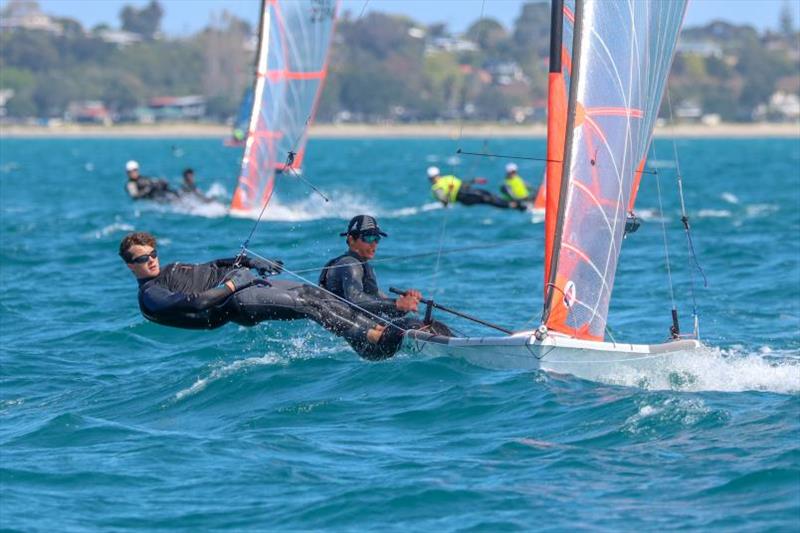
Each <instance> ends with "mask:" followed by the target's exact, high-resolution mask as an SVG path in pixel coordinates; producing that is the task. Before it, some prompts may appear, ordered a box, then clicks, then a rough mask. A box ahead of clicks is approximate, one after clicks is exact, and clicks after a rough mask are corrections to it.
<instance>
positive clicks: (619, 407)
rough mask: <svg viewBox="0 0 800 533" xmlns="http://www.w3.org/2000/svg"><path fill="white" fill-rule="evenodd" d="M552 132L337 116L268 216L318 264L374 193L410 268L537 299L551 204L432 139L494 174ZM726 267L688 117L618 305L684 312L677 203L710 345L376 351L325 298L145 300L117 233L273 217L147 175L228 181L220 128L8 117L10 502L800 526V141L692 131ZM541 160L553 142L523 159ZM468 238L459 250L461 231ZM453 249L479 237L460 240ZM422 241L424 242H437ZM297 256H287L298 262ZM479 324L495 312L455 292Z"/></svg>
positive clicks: (6, 495) (313, 520) (684, 260)
mask: <svg viewBox="0 0 800 533" xmlns="http://www.w3.org/2000/svg"><path fill="white" fill-rule="evenodd" d="M458 148H462V149H463V150H465V151H476V152H479V151H483V150H485V151H487V152H491V153H502V154H514V155H519V156H526V157H542V156H543V154H544V141H543V140H541V139H539V140H521V139H489V140H487V141H484V140H483V139H461V140H458V139H456V140H421V139H418V140H414V139H411V140H409V139H385V140H384V139H382V140H374V139H373V140H368V139H361V140H359V139H351V140H325V139H316V140H312V141H311V143H310V146H309V151H308V154H309V157H308V159H307V163H306V168H305V172H304V178H305V179H307V180H308V181H309V182H311V183H313V184H314V185H315V186H317V187H318V188H319V189H320V190H321V191H323V192H324V193H325V194H326V195H327V196H328V197H329V199H330V201H328V202H326V201H325V200H324V199H323V198H322V197H321V196H319V195H316V194H314V193H312V192H311V191H310V189H309V188H308V186H307V185H306V184H304V183H303V182H302V181H300V180H298V179H296V178H288V177H283V178H280V179H279V182H278V185H277V198H276V201H275V202H274V203H273V205H272V206H271V208H270V210H269V211H268V213H267V216H266V220H265V221H264V222H262V223H261V224H260V225H259V226H258V228H257V230H256V232H255V235H254V237H253V239H252V241H251V243H250V246H251V248H252V249H253V250H256V251H258V252H259V253H262V254H263V255H266V256H269V257H278V258H281V259H283V260H284V261H285V263H286V265H287V267H288V268H289V269H290V270H292V271H293V272H296V273H297V274H298V275H300V276H303V277H306V278H307V279H311V280H314V279H316V276H317V274H318V268H319V267H320V266H321V265H322V264H324V262H325V261H326V260H327V259H328V258H330V257H332V256H334V255H336V254H338V253H340V252H342V251H343V250H344V244H343V240H342V238H341V237H339V236H338V234H339V232H341V231H343V230H344V228H345V226H346V221H347V219H348V218H349V217H351V216H353V215H355V214H359V213H371V214H374V215H376V216H377V217H378V218H379V221H380V223H381V225H382V226H383V227H384V229H385V230H386V231H387V232H388V233H389V234H390V237H389V238H388V239H385V240H384V241H382V242H381V244H380V247H379V252H378V254H379V255H378V258H379V259H381V260H382V261H381V262H378V263H376V265H375V266H376V269H377V271H378V275H379V277H380V280H381V283H382V285H383V286H384V287H388V286H389V285H397V286H406V287H417V288H419V289H421V290H422V291H423V292H425V293H426V294H433V295H434V296H435V297H436V299H437V300H438V301H440V302H441V303H444V304H446V305H449V306H451V307H455V308H458V309H461V310H463V311H465V312H468V313H472V314H475V315H477V316H480V317H482V318H484V319H486V320H489V321H493V322H496V323H499V324H502V325H505V326H508V327H512V328H523V327H531V326H535V325H536V324H537V322H536V321H537V318H538V316H539V314H540V308H541V293H542V251H541V249H542V242H543V225H542V224H541V222H540V221H533V220H531V217H530V215H526V214H521V213H517V212H508V211H501V210H493V209H491V208H487V207H472V208H464V207H459V206H457V207H455V208H452V209H446V210H445V209H441V208H438V207H437V206H436V205H435V204H433V203H431V199H430V197H429V195H428V192H427V181H426V179H425V167H426V166H427V165H430V164H436V165H439V166H440V167H442V168H443V169H445V170H448V171H453V172H455V173H457V174H459V175H461V176H474V175H481V176H485V177H487V178H489V179H490V183H491V185H490V187H491V188H496V187H497V185H498V182H499V180H500V176H501V174H502V166H503V164H504V163H505V162H506V161H505V160H501V159H492V158H484V157H473V156H465V155H461V156H458V155H457V154H456V150H457V149H458ZM676 148H677V153H678V156H679V159H678V162H679V165H680V168H681V171H682V174H683V176H684V181H685V183H684V185H685V192H686V202H687V208H688V211H689V214H690V220H691V225H692V229H693V237H694V246H695V249H696V251H697V256H698V261H699V263H700V265H701V266H702V268H703V271H704V273H705V276H706V277H707V280H708V286H707V287H703V286H702V285H703V283H702V280H701V278H700V275H699V272H698V271H697V270H694V274H693V277H694V289H695V290H694V293H693V292H692V290H691V286H692V284H691V278H692V276H691V273H692V269H691V268H689V266H690V261H689V257H688V253H687V245H686V241H685V239H684V236H683V233H682V230H681V226H680V219H679V217H680V212H679V204H678V200H677V196H676V183H675V173H676V168H675V167H676V165H675V160H674V157H673V156H672V153H673V144H672V142H671V141H667V140H663V139H660V140H658V141H657V142H656V143H655V152H654V154H653V155H654V157H653V158H651V159H652V161H651V166H652V167H654V168H658V170H659V179H660V184H661V188H662V190H663V209H661V208H660V207H659V202H658V197H657V195H656V186H655V185H656V182H655V179H656V178H655V176H654V175H647V176H646V177H645V181H644V184H643V186H642V192H641V195H640V201H639V202H638V205H639V211H640V214H641V216H642V218H643V220H644V224H643V226H642V228H641V229H640V230H639V232H638V233H636V234H634V235H632V236H631V237H629V238H628V239H627V240H626V242H625V247H624V251H623V254H622V260H621V265H620V268H619V271H618V273H617V280H616V287H615V292H614V300H613V303H612V308H611V313H610V320H609V327H610V329H611V332H612V334H613V335H614V336H615V337H616V338H617V339H624V340H626V341H631V342H659V341H662V340H664V339H665V337H666V334H667V331H668V327H669V325H670V306H671V303H670V293H669V289H668V284H667V276H666V269H665V263H664V243H663V239H662V221H663V222H664V224H665V227H666V230H667V234H668V237H669V241H668V242H669V253H670V257H671V267H672V276H673V280H674V283H675V295H676V301H677V305H678V309H679V312H680V314H681V320H682V326H683V328H684V329H685V330H689V329H691V313H692V308H693V305H692V302H693V297H692V295H693V294H694V301H696V308H697V310H698V312H699V316H700V328H701V335H702V337H703V340H704V342H705V344H706V345H707V346H708V348H707V350H705V351H704V352H703V353H701V354H698V355H697V356H694V357H692V358H689V359H687V360H686V361H684V362H683V363H681V364H680V365H679V366H676V367H675V368H672V369H668V372H666V373H661V374H658V375H656V374H654V375H650V376H648V375H644V376H642V375H637V376H625V375H620V376H614V377H613V379H610V380H608V382H590V381H582V380H580V379H576V378H574V377H571V376H563V375H549V374H546V373H537V372H523V371H497V370H490V369H486V368H481V367H478V366H473V365H471V364H469V363H467V362H465V361H463V360H460V359H450V358H434V359H426V358H422V357H420V356H413V355H409V354H402V355H400V356H398V357H396V358H394V359H392V360H389V361H386V362H381V363H370V362H365V361H362V360H360V359H359V358H358V357H357V356H356V355H355V354H354V353H352V352H351V351H350V350H349V349H348V347H347V345H346V344H345V343H344V342H343V341H341V340H340V339H337V338H334V337H332V336H331V335H330V334H328V333H327V332H326V331H324V330H323V329H322V328H320V327H318V326H317V325H315V324H313V323H306V322H292V323H265V324H262V325H259V326H257V327H254V328H249V329H246V328H241V327H238V326H235V325H230V326H226V327H223V328H221V329H219V330H215V331H210V332H198V331H183V330H178V329H171V328H166V327H161V326H158V325H154V324H151V323H148V322H147V321H146V320H144V319H143V318H142V317H141V316H140V315H139V312H138V308H137V304H136V283H135V281H134V279H133V278H132V277H131V276H130V274H129V272H128V271H127V269H126V268H125V266H124V265H123V264H122V263H121V262H120V260H119V258H118V257H117V255H116V252H117V247H118V243H119V241H120V239H121V238H122V237H123V236H124V235H125V233H126V232H129V231H133V230H146V231H150V232H153V233H154V234H156V235H157V237H158V238H159V239H160V252H161V257H162V264H166V263H169V262H172V261H177V260H180V261H185V262H189V261H206V260H211V259H214V258H218V257H225V256H231V255H233V254H235V253H236V252H237V250H238V249H239V246H240V245H241V243H242V242H243V241H244V239H245V238H246V237H247V234H248V233H249V232H250V230H251V228H252V226H253V220H250V219H246V218H232V217H230V216H227V214H226V212H225V208H224V204H222V203H221V204H218V205H208V206H197V205H194V206H187V205H184V206H180V207H172V206H170V207H166V206H158V205H147V204H146V203H137V204H134V203H132V202H131V201H130V200H129V199H128V198H127V197H126V196H125V194H124V192H123V182H124V172H123V166H124V163H125V161H126V160H127V159H131V158H133V159H137V160H138V161H139V162H140V164H141V167H142V172H143V173H144V174H146V175H155V176H163V177H167V178H169V179H172V180H174V181H177V180H178V177H179V175H180V172H181V170H182V169H183V168H184V167H186V166H191V167H193V168H194V169H195V171H196V174H197V177H198V182H199V184H200V186H201V187H203V188H206V189H212V190H213V191H214V192H215V193H216V194H219V195H220V196H221V197H223V198H225V199H228V198H230V195H231V193H232V191H233V188H234V184H235V176H236V175H237V170H238V158H239V157H240V152H239V150H237V149H230V148H225V147H223V146H222V145H221V143H220V141H218V140H210V139H203V140H187V139H148V140H141V139H3V140H2V142H0V208H1V209H2V210H1V211H0V217H1V220H0V245H1V247H0V281H1V283H0V295H1V296H0V342H1V343H2V356H1V357H2V359H0V380H1V383H2V386H0V529H3V530H4V531H5V530H7V531H96V530H103V531H122V530H146V531H152V530H159V531H172V530H174V531H197V530H236V531H241V530H260V531H265V530H267V531H284V530H293V531H296V530H302V531H307V530H336V531H434V530H435V531H529V530H554V531H561V530H573V529H587V530H608V531H612V530H613V531H617V530H672V529H698V530H712V529H717V530H725V531H763V530H774V531H792V530H794V531H796V530H797V529H798V528H799V527H800V141H798V139H784V140H780V139H741V140H722V139H716V140H711V139H703V140H692V139H681V140H678V141H677V142H676ZM517 162H518V163H519V164H520V167H521V173H522V174H523V176H524V177H526V178H527V179H528V180H529V181H532V182H538V180H539V176H540V174H541V163H540V162H535V161H529V160H523V159H518V160H517ZM439 250H442V252H443V253H442V254H441V255H438V254H437V252H438V251H439ZM453 250H456V251H453ZM426 253H428V254H429V255H425V256H422V257H415V258H409V257H407V256H409V255H414V254H426ZM285 276H288V275H285ZM438 316H439V318H441V319H442V320H445V321H446V322H448V323H450V324H452V325H453V326H454V327H455V328H456V329H457V330H458V331H460V332H462V333H466V334H480V333H489V332H488V331H486V330H484V329H482V328H481V327H480V326H477V325H475V324H470V323H467V322H464V321H459V320H456V319H453V318H452V317H448V316H446V315H441V314H440V315H438Z"/></svg>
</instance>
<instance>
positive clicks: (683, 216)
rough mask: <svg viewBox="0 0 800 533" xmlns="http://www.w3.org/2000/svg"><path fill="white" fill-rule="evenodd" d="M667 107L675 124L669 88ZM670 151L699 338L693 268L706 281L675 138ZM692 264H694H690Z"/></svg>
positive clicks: (704, 283) (696, 334)
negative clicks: (693, 234)
mask: <svg viewBox="0 0 800 533" xmlns="http://www.w3.org/2000/svg"><path fill="white" fill-rule="evenodd" d="M666 93H667V107H668V108H669V118H670V123H672V124H673V125H674V124H675V121H674V117H673V114H672V97H671V95H670V92H669V86H667V90H666ZM672 151H673V156H674V158H675V171H676V175H677V180H678V197H679V198H680V202H681V222H682V223H683V230H684V233H685V235H686V246H687V248H688V252H689V287H690V292H691V295H692V317H693V318H694V334H695V336H696V337H699V336H700V330H699V328H700V326H699V322H700V321H699V317H698V314H697V297H696V295H695V288H694V285H695V283H694V268H697V271H698V272H699V273H700V276H701V277H702V278H703V287H708V279H707V278H706V274H705V272H704V271H703V269H702V267H701V266H700V263H699V262H698V260H697V254H696V253H695V250H694V243H693V242H692V232H691V229H690V227H689V217H688V215H687V214H686V202H685V200H684V197H683V177H682V173H681V166H680V160H679V159H678V144H677V142H676V140H675V136H674V135H673V136H672ZM692 263H694V264H692Z"/></svg>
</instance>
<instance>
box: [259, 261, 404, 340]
mask: <svg viewBox="0 0 800 533" xmlns="http://www.w3.org/2000/svg"><path fill="white" fill-rule="evenodd" d="M244 252H246V253H249V254H251V255H252V256H254V257H257V258H259V259H261V260H263V261H266V262H267V263H269V264H270V265H272V266H275V267H279V268H280V269H281V270H282V271H283V272H285V273H287V274H289V275H290V276H292V277H295V278H297V279H299V280H300V281H302V282H303V283H306V284H307V285H311V286H313V287H317V288H318V289H320V290H321V291H323V292H325V293H326V294H329V295H331V296H333V297H334V298H336V299H337V300H340V301H342V302H344V303H345V304H347V305H349V306H350V307H352V308H354V309H358V310H359V311H361V312H363V313H366V314H367V315H369V316H371V317H372V318H374V319H376V320H377V321H379V322H383V323H385V324H386V325H390V326H393V327H395V328H397V329H399V330H400V331H403V332H404V333H405V332H407V331H409V330H408V329H406V328H402V327H400V326H398V325H397V324H396V323H395V322H394V321H392V320H390V319H388V318H386V317H383V316H380V315H377V314H375V313H373V312H372V311H369V310H367V309H364V308H363V307H361V306H360V305H358V304H357V303H354V302H351V301H350V300H347V299H345V298H343V297H341V296H339V295H338V294H336V293H334V292H331V291H329V290H328V289H326V288H325V287H322V286H320V285H318V284H317V283H314V282H313V281H311V280H309V279H307V278H304V277H303V276H301V275H300V274H298V273H297V272H295V271H292V270H289V269H288V268H286V267H285V266H283V265H279V264H278V263H276V262H275V261H273V260H272V259H268V258H266V257H264V256H263V255H259V254H258V253H257V252H254V251H253V250H251V249H249V248H246V249H244Z"/></svg>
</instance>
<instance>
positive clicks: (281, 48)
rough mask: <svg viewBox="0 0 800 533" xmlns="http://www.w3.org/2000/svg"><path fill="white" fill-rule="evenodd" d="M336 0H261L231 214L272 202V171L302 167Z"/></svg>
mask: <svg viewBox="0 0 800 533" xmlns="http://www.w3.org/2000/svg"><path fill="white" fill-rule="evenodd" d="M337 7H338V1H337V0H262V4H261V21H260V24H259V41H258V51H257V61H256V76H255V82H254V85H253V104H252V110H251V112H250V123H249V126H248V129H247V137H246V141H245V148H244V154H243V156H242V165H241V172H240V174H239V182H238V185H237V187H236V191H235V192H234V194H233V201H232V203H231V212H232V213H234V214H235V213H252V212H253V211H255V210H260V209H262V208H263V207H264V206H265V205H266V204H267V203H268V202H269V200H270V198H271V196H272V191H273V187H274V181H275V174H276V172H281V171H285V170H288V169H290V168H291V169H292V171H297V169H299V168H300V166H301V164H302V162H303V157H304V155H305V146H306V140H307V137H306V136H307V128H308V125H309V123H310V122H311V120H312V118H313V116H314V113H315V111H316V106H317V103H318V100H319V96H320V94H321V91H322V87H323V84H324V81H325V77H326V75H327V67H328V64H327V59H328V49H329V48H330V44H331V38H332V36H333V26H334V20H335V16H336V10H337Z"/></svg>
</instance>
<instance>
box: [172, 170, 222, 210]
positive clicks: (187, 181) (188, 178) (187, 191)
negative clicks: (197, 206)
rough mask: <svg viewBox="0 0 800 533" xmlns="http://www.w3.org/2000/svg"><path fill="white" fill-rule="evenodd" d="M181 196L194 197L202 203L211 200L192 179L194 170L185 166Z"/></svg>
mask: <svg viewBox="0 0 800 533" xmlns="http://www.w3.org/2000/svg"><path fill="white" fill-rule="evenodd" d="M180 194H181V196H182V197H184V198H194V199H196V200H199V201H201V202H204V203H209V202H213V201H214V200H213V199H212V198H209V197H208V196H206V195H205V193H203V191H201V190H200V188H199V187H198V186H197V182H195V180H194V170H192V169H191V168H187V169H185V170H184V171H183V183H181V192H180Z"/></svg>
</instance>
